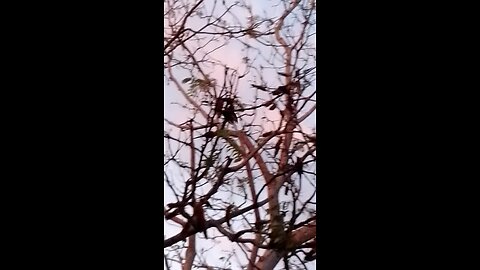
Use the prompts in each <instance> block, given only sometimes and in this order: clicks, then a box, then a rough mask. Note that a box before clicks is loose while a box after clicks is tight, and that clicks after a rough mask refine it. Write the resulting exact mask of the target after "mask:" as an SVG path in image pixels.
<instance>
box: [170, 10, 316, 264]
mask: <svg viewBox="0 0 480 270" xmlns="http://www.w3.org/2000/svg"><path fill="white" fill-rule="evenodd" d="M206 2H212V1H206ZM273 2H276V1H250V4H251V6H252V11H253V12H254V13H256V12H257V11H261V10H267V11H268V12H269V14H270V13H276V12H277V13H278V11H280V10H281V7H273V6H272V3H273ZM244 15H245V17H244V18H243V19H242V18H240V19H241V20H246V17H247V15H248V14H244ZM192 18H193V17H192ZM192 22H193V23H195V20H192ZM192 28H195V27H194V26H193V25H192ZM252 44H253V42H252ZM240 50H241V46H239V44H237V43H234V42H232V43H229V45H228V46H226V47H223V48H221V49H219V50H217V51H214V52H213V53H212V55H213V56H214V57H215V58H216V59H218V60H220V61H222V63H225V64H227V65H228V66H229V67H232V68H237V69H238V70H239V71H243V70H245V68H246V66H245V64H244V63H243V62H242V61H243V60H242V58H243V55H242V53H239V51H240ZM265 54H267V53H266V52H265ZM267 74H268V72H267ZM275 75H276V74H275V73H274V72H273V71H271V72H270V76H272V78H273V77H278V76H275ZM175 76H176V77H177V78H178V79H179V80H182V79H183V78H187V77H190V75H189V74H188V73H187V72H183V71H180V72H178V71H177V72H176V73H175ZM212 77H213V78H216V79H218V81H221V80H222V79H223V70H220V69H215V70H214V72H213V74H212ZM255 82H256V81H255V79H254V78H248V80H241V83H240V85H239V89H240V92H239V95H240V96H242V98H246V99H247V100H253V99H254V96H253V91H251V87H250V86H249V84H251V83H255ZM271 83H272V85H275V84H276V85H278V84H279V83H280V82H278V81H277V80H276V79H273V80H272V82H271ZM174 87H175V86H174V85H173V84H172V83H168V82H167V80H166V79H165V78H164V116H165V118H166V119H168V120H170V121H172V122H175V123H182V122H184V121H186V120H187V119H186V117H185V114H184V112H183V110H181V109H180V108H179V106H178V105H176V104H174V103H184V102H185V99H184V97H183V96H182V95H181V94H180V93H179V92H178V91H177V90H176V89H175V88H174ZM265 113H266V114H267V116H268V117H269V118H272V119H279V118H280V115H279V113H278V112H277V111H276V110H275V111H269V110H265ZM315 117H316V115H315V113H314V114H312V115H311V116H310V117H308V118H307V120H306V121H305V122H304V125H303V126H302V129H303V130H306V131H307V132H312V131H313V129H314V128H316V118H315ZM164 127H165V129H166V130H169V128H168V126H167V125H166V124H164ZM271 128H273V127H271ZM164 190H165V191H166V193H165V194H164V195H165V196H164V205H165V204H167V203H169V202H173V201H176V198H175V197H174V196H173V194H170V192H169V191H170V188H169V187H168V186H166V183H165V181H164ZM164 224H165V232H164V234H165V235H166V237H167V238H168V237H170V236H173V235H174V234H176V233H178V232H179V231H180V227H179V225H172V224H174V223H173V222H166V221H165V222H164ZM210 230H212V231H213V229H210ZM210 230H209V234H211V232H210ZM200 243H202V244H204V245H205V246H204V247H203V248H214V249H215V250H217V251H216V252H215V254H224V252H223V250H229V249H231V243H230V242H229V241H227V240H224V239H222V238H218V239H216V240H212V241H209V243H206V244H205V243H204V241H197V249H199V248H201V247H198V245H199V244H200ZM220 257H221V256H218V257H217V258H209V260H210V261H208V263H211V264H216V265H218V263H220V261H219V259H218V258H220ZM234 265H235V264H234ZM279 265H281V264H279ZM313 266H314V265H313ZM173 269H176V268H173ZM232 269H238V268H234V267H232ZM310 269H314V268H310Z"/></svg>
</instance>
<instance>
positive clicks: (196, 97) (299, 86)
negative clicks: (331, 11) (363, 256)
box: [164, 0, 316, 269]
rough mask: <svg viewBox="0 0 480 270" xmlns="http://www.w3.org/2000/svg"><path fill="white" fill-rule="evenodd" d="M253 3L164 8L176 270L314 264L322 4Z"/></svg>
mask: <svg viewBox="0 0 480 270" xmlns="http://www.w3.org/2000/svg"><path fill="white" fill-rule="evenodd" d="M252 2H253V3H255V5H248V4H247V3H245V2H242V1H227V0H224V1H215V0H214V1H203V0H197V1H193V0H191V1H188V0H185V1H175V0H165V1H164V8H165V12H164V18H165V19H164V70H165V79H164V80H165V83H167V86H168V87H167V88H166V89H165V91H166V93H165V95H166V96H167V97H170V96H173V95H175V94H180V97H181V101H180V98H177V99H179V100H175V103H173V104H172V105H170V104H165V106H166V107H168V108H169V109H168V110H171V111H173V110H175V114H174V115H173V117H171V118H174V119H171V118H166V119H165V133H164V145H165V153H164V167H165V171H164V183H165V186H166V190H165V193H166V205H165V206H164V216H165V220H166V227H167V228H170V229H168V230H167V235H165V239H164V252H165V254H164V258H165V263H166V265H167V267H168V268H170V267H171V268H172V269H179V268H180V267H179V266H181V268H182V269H191V268H192V267H197V268H206V269H243V268H246V269H274V267H275V266H277V265H278V267H281V266H282V265H283V266H284V267H285V268H286V269H307V265H308V263H309V262H311V261H314V260H315V259H316V192H315V188H316V133H315V123H314V116H315V115H314V112H315V111H316V88H315V84H314V83H315V80H316V52H315V50H316V44H315V40H314V38H315V36H316V26H315V20H316V7H315V1H309V0H294V1H281V0H279V1H252ZM262 5H264V6H262ZM174 93H175V94H174ZM171 116H172V114H171ZM174 226H176V227H174ZM226 243H229V245H227V246H226V247H228V249H229V250H228V251H225V247H223V246H222V245H226ZM218 246H222V248H221V249H219V248H218ZM219 252H221V254H222V255H219ZM280 262H283V264H279V263H280Z"/></svg>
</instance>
